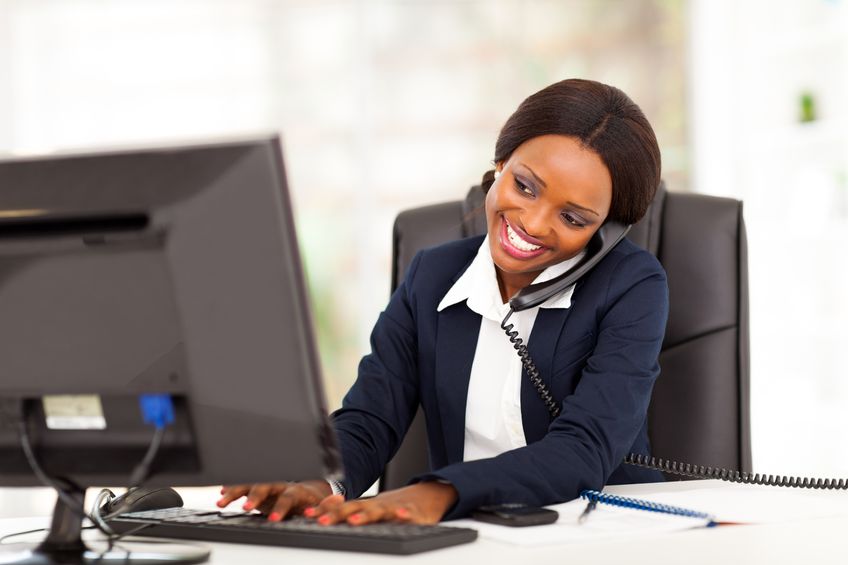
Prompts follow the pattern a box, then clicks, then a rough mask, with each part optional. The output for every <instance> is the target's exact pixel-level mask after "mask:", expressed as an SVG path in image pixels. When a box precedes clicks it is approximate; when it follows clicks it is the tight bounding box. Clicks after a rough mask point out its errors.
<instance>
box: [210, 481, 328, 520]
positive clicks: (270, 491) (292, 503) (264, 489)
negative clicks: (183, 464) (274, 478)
mask: <svg viewBox="0 0 848 565" xmlns="http://www.w3.org/2000/svg"><path fill="white" fill-rule="evenodd" d="M243 496H246V497H247V500H246V501H245V503H244V505H243V506H242V508H243V509H244V510H246V511H250V510H259V511H260V512H262V513H263V514H266V515H267V516H268V519H269V520H275V521H278V520H282V519H283V518H285V517H286V516H288V515H289V514H302V513H303V510H304V509H305V508H312V507H314V506H316V505H319V504H326V507H327V508H331V507H332V506H333V504H335V505H340V504H342V503H343V502H344V498H343V497H341V496H333V491H332V489H331V488H330V485H329V483H327V481H321V480H318V481H303V482H299V483H262V484H255V485H233V486H225V487H222V488H221V499H220V500H219V501H218V503H217V504H218V506H219V507H221V508H224V507H225V506H227V505H228V504H230V503H231V502H233V501H234V500H238V499H239V498H241V497H243ZM330 499H332V500H330Z"/></svg>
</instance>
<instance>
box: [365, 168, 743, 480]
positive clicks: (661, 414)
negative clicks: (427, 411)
mask: <svg viewBox="0 0 848 565" xmlns="http://www.w3.org/2000/svg"><path fill="white" fill-rule="evenodd" d="M483 199H484V195H483V191H482V189H481V188H480V187H479V186H475V187H473V188H472V189H471V190H470V191H469V193H468V196H467V197H466V198H465V200H463V201H456V202H448V203H444V204H437V205H433V206H425V207H422V208H416V209H413V210H406V211H404V212H401V213H400V214H399V215H398V217H397V219H396V220H395V225H394V238H393V249H394V253H393V258H394V260H393V269H392V289H393V290H394V288H395V287H396V286H397V284H398V282H399V281H400V280H401V279H402V278H403V274H404V273H405V271H406V268H407V266H408V265H409V262H410V261H411V260H412V257H413V256H414V255H415V253H416V252H417V251H418V250H419V249H422V248H424V247H428V246H432V245H437V244H439V243H444V242H447V241H450V240H453V239H458V238H462V237H469V236H472V235H478V234H483V233H485V229H486V221H485V215H484V214H483V213H482V210H481V207H482V203H483ZM628 237H629V238H630V239H631V241H633V242H634V243H636V244H637V245H640V246H642V247H643V248H645V249H647V250H648V251H650V252H651V253H653V254H654V255H655V256H656V257H657V259H659V261H660V263H662V265H663V267H664V268H665V270H666V273H667V274H668V286H669V301H670V309H669V318H668V325H667V328H666V335H665V340H664V341H663V346H662V352H661V353H660V367H661V369H662V372H661V374H660V377H659V379H658V380H657V383H656V385H655V387H654V393H653V397H652V400H651V406H650V408H649V411H648V436H649V438H650V440H651V446H652V452H653V453H652V455H655V456H657V457H662V458H664V459H673V460H677V461H683V462H687V463H694V464H698V465H704V466H711V467H726V468H730V469H739V470H744V471H750V470H751V435H750V414H749V403H750V402H749V390H750V384H749V365H750V362H749V344H748V274H747V265H748V260H747V242H746V238H745V225H744V222H743V219H742V203H741V202H740V201H738V200H733V199H730V198H717V197H713V196H705V195H700V194H689V193H675V192H667V191H666V190H665V187H664V186H663V185H661V186H660V189H659V190H658V191H657V195H656V197H655V198H654V201H653V203H652V204H651V207H650V208H649V210H648V213H647V214H646V215H645V217H644V218H643V219H642V220H641V221H640V222H639V223H638V224H636V225H635V226H633V229H631V231H630V233H629V234H628ZM428 465H429V463H428V458H427V438H426V431H425V430H424V421H423V417H422V415H421V414H420V413H419V414H418V416H417V417H416V418H415V421H414V422H413V424H412V427H411V428H410V430H409V432H408V433H407V436H406V437H405V438H404V442H403V445H402V446H401V448H400V450H399V451H398V453H397V454H396V455H395V457H394V458H393V459H392V461H391V462H390V463H389V465H388V466H387V467H386V471H385V473H384V475H383V477H382V479H381V482H380V488H381V490H386V489H390V488H397V487H399V486H403V485H404V484H406V482H407V481H408V480H409V478H411V477H412V476H414V475H416V474H420V473H423V472H426V471H427V470H428ZM669 478H679V477H669Z"/></svg>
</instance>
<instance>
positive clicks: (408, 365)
mask: <svg viewBox="0 0 848 565" xmlns="http://www.w3.org/2000/svg"><path fill="white" fill-rule="evenodd" d="M494 163H495V170H494V171H490V172H488V173H487V174H486V175H485V176H484V183H483V184H484V189H485V190H487V196H486V202H485V207H486V219H487V222H488V232H487V235H486V236H485V237H482V236H481V237H474V238H468V239H463V240H459V241H455V242H451V243H448V244H445V245H442V246H439V247H435V248H431V249H428V250H425V251H422V252H421V253H419V254H418V255H417V256H416V257H415V259H413V261H412V263H411V265H410V267H409V269H408V271H407V274H406V278H405V280H404V281H403V283H402V284H401V285H400V286H399V287H398V289H397V290H396V291H395V292H394V294H393V295H392V297H391V300H390V302H389V305H388V306H387V307H386V310H385V311H384V312H383V313H382V314H381V315H380V318H379V319H378V321H377V324H376V325H375V327H374V330H373V333H372V337H371V346H372V351H371V353H370V354H369V355H366V356H365V357H364V358H363V359H362V362H361V363H360V366H359V374H358V377H357V380H356V382H355V383H354V385H353V387H352V388H351V389H350V391H349V392H348V394H347V396H346V397H345V399H344V402H343V405H342V408H341V409H340V410H338V411H337V412H336V413H335V414H334V415H333V422H334V425H335V428H336V432H337V435H338V440H339V445H340V449H341V453H342V459H343V462H344V467H345V472H346V475H345V477H344V480H343V481H341V482H337V481H329V482H328V481H323V480H315V481H309V482H304V483H285V482H281V483H275V484H270V485H268V484H265V485H242V486H232V487H224V489H223V490H222V498H221V500H220V501H219V505H221V506H226V505H227V504H229V503H230V502H232V501H234V500H236V499H239V498H241V497H242V496H246V497H247V502H246V503H245V505H244V508H245V509H254V508H258V509H259V510H261V511H263V512H266V513H267V514H268V516H269V519H271V520H280V519H283V518H284V517H285V516H286V515H289V514H292V513H302V514H304V515H306V516H308V517H313V518H315V519H317V520H318V521H319V523H322V524H332V523H336V522H340V521H346V522H348V523H350V524H364V523H369V522H375V521H385V520H393V521H412V522H418V523H433V522H437V521H439V520H442V519H448V518H455V517H460V516H465V515H467V514H468V513H469V512H470V511H471V510H473V509H474V508H477V507H479V506H482V505H491V504H499V503H515V502H518V503H525V504H530V505H547V504H553V503H556V502H562V501H566V500H570V499H573V498H575V497H577V496H578V495H579V493H580V492H581V490H583V489H587V488H590V489H600V488H602V486H603V485H604V484H605V483H634V482H645V481H657V480H661V476H660V475H659V473H655V472H651V471H645V470H641V469H638V468H635V467H625V466H623V465H622V463H621V462H622V460H623V458H624V455H625V454H626V453H628V452H639V453H648V452H649V445H648V439H647V426H646V414H647V409H648V403H649V401H650V397H651V390H652V388H653V384H654V381H655V380H656V377H657V375H658V374H659V366H658V364H657V356H658V354H659V349H660V345H661V343H662V339H663V335H664V331H665V323H666V317H667V312H668V288H667V285H666V278H665V273H664V271H663V270H662V267H661V266H660V265H659V263H658V262H657V261H656V259H655V258H654V257H653V256H652V255H650V254H649V253H648V252H647V251H644V250H642V249H640V248H638V247H636V246H635V245H633V244H631V243H630V242H628V241H627V240H623V241H622V242H621V243H619V244H617V245H616V246H615V247H614V248H612V250H611V251H609V252H608V253H607V254H606V255H603V258H601V259H600V260H599V261H598V263H597V264H596V266H595V267H594V268H593V269H592V270H591V271H589V273H588V274H587V275H586V276H584V277H583V278H581V279H580V280H579V281H578V282H577V283H576V284H575V285H572V286H571V287H568V288H566V289H563V290H562V291H561V292H560V293H559V294H557V295H555V296H552V297H549V298H548V299H547V300H545V301H544V302H543V303H542V304H540V305H539V306H535V307H532V308H527V309H526V310H521V311H519V312H515V314H514V316H513V323H514V324H515V326H516V329H517V331H518V333H519V334H521V335H529V336H530V341H529V349H530V353H531V354H532V357H533V359H534V360H535V361H536V366H537V367H538V368H539V369H540V370H541V371H542V373H543V374H542V378H543V380H544V381H545V384H546V385H547V388H548V390H549V393H550V395H552V397H553V399H555V401H556V406H557V407H558V408H559V410H558V411H557V415H556V416H555V418H554V419H553V420H551V419H550V418H549V412H548V410H547V409H546V405H545V401H543V400H542V398H541V397H540V396H539V395H537V394H536V391H535V390H534V389H533V387H532V385H530V384H529V382H528V379H526V378H522V365H521V359H519V358H518V356H516V355H515V351H514V350H513V347H512V344H511V343H510V341H509V337H508V336H506V335H505V334H504V333H503V331H502V330H501V326H500V324H501V320H502V319H503V318H504V315H505V314H506V313H507V312H508V311H509V309H510V307H509V304H508V300H509V298H510V297H512V296H513V295H514V294H515V293H516V292H518V291H519V290H521V289H523V288H525V287H527V286H528V285H530V284H532V283H537V282H541V281H544V280H550V279H552V278H554V277H558V276H560V275H562V274H563V273H565V272H567V271H568V270H569V269H570V268H571V267H573V266H574V265H575V264H577V263H578V262H579V261H580V258H581V257H582V256H583V255H584V254H585V253H587V251H586V248H587V244H589V242H590V240H591V239H592V237H593V235H595V233H596V232H597V231H598V230H599V228H600V227H601V226H602V225H604V223H605V222H607V221H615V222H620V223H633V222H635V221H638V220H639V219H640V218H641V217H642V215H644V213H645V211H646V209H647V207H648V204H649V203H650V201H651V199H652V197H653V194H654V192H655V190H656V188H657V185H658V184H659V178H660V159H659V150H658V147H657V142H656V139H655V137H654V134H653V131H652V129H651V127H650V125H649V124H648V122H647V120H646V119H645V117H644V115H643V114H642V112H641V111H640V110H639V108H638V107H637V106H636V105H635V104H634V103H633V102H632V101H630V99H629V98H627V96H626V95H624V94H623V93H622V92H621V91H619V90H618V89H615V88H613V87H610V86H606V85H603V84H600V83H596V82H591V81H583V80H566V81H562V82H559V83H556V84H554V85H551V86H550V87H548V88H546V89H544V90H542V91H540V92H538V93H536V94H534V95H533V96H531V97H530V98H528V99H527V100H525V101H524V102H523V103H522V104H521V106H519V108H518V110H517V111H516V112H515V113H514V114H513V115H512V116H511V117H510V118H509V120H507V122H506V124H505V126H504V128H503V129H502V131H501V134H500V136H499V138H498V142H497V145H496V151H495V159H494ZM598 257H600V256H598ZM531 329H532V332H531V331H530V330H531ZM419 406H421V407H422V408H423V410H424V413H425V416H426V423H427V436H428V443H429V453H430V461H431V464H432V470H431V472H429V473H427V474H425V475H422V476H419V477H417V478H416V479H414V480H413V483H414V484H411V485H409V486H406V487H404V488H401V489H397V490H393V491H387V492H384V493H381V494H379V495H378V496H376V497H374V498H370V499H363V500H358V499H356V497H358V496H360V495H361V494H362V493H363V492H364V491H365V490H366V489H367V488H368V487H369V486H370V485H371V484H372V483H373V482H374V481H375V480H376V479H377V477H378V476H379V475H380V473H381V472H382V470H383V468H384V466H385V465H386V463H387V462H388V461H389V459H390V458H391V457H392V456H393V455H394V453H395V452H396V451H397V449H398V446H399V444H400V442H401V440H402V439H403V436H404V434H405V433H406V431H407V429H408V428H409V425H410V423H411V421H412V418H413V416H414V415H415V413H416V411H417V409H418V407H419Z"/></svg>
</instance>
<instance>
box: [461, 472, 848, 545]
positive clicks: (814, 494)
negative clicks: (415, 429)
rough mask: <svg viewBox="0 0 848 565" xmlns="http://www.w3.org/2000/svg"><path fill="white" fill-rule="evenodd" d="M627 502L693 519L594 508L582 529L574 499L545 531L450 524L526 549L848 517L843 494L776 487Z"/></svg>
mask: <svg viewBox="0 0 848 565" xmlns="http://www.w3.org/2000/svg"><path fill="white" fill-rule="evenodd" d="M627 498H629V499H633V500H637V501H639V502H643V503H650V504H661V505H670V506H675V507H679V508H683V509H686V510H690V511H692V512H693V513H696V514H697V515H694V514H693V515H689V516H681V515H678V514H670V513H665V512H651V511H646V510H643V509H639V508H626V507H620V506H615V505H610V504H604V503H599V504H598V505H597V507H596V509H595V510H594V511H592V512H591V513H590V514H589V516H588V517H587V518H586V520H585V521H583V523H578V519H579V517H580V515H581V514H583V511H584V510H585V509H586V504H587V502H586V500H584V499H576V500H572V501H571V502H566V503H564V504H558V505H554V506H550V508H552V509H554V510H556V511H557V512H559V519H558V520H557V521H556V522H555V523H554V524H550V525H546V526H533V527H528V528H509V527H505V526H498V525H494V524H485V523H482V522H477V521H474V520H457V521H454V522H451V525H457V526H465V527H469V528H475V529H476V530H478V532H479V535H480V537H482V538H488V539H493V540H497V541H501V542H506V543H510V544H515V545H525V546H530V545H555V544H570V543H585V542H593V541H600V540H626V539H629V538H642V537H645V536H659V535H666V534H669V533H673V532H677V531H684V530H690V529H692V528H704V527H707V526H708V525H709V524H710V523H711V522H717V523H718V524H726V525H729V524H766V523H776V522H786V521H793V520H806V519H810V518H818V517H827V516H839V515H848V504H846V502H848V492H823V491H795V490H789V489H785V488H783V489H782V488H777V487H762V486H748V485H733V486H723V487H722V488H706V489H704V488H700V489H692V490H682V491H675V492H654V493H651V492H647V493H640V494H639V495H638V496H627ZM719 527H724V526H722V525H719Z"/></svg>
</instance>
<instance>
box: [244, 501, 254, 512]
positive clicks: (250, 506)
mask: <svg viewBox="0 0 848 565" xmlns="http://www.w3.org/2000/svg"><path fill="white" fill-rule="evenodd" d="M242 508H244V509H245V510H253V508H254V505H253V503H252V502H251V501H249V500H248V501H247V502H245V503H244V506H242Z"/></svg>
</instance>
